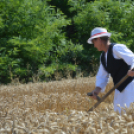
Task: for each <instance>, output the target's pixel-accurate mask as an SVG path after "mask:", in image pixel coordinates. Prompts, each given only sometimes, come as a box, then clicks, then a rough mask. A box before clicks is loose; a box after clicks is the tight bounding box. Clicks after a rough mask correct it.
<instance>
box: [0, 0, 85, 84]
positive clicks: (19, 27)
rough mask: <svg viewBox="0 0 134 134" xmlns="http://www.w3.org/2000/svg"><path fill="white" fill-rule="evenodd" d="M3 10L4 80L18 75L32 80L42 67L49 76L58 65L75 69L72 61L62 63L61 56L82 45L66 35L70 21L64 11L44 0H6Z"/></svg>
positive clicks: (0, 31)
mask: <svg viewBox="0 0 134 134" xmlns="http://www.w3.org/2000/svg"><path fill="white" fill-rule="evenodd" d="M0 12H1V21H0V23H2V24H3V25H1V27H0V37H1V38H0V52H1V57H0V63H1V66H0V69H1V70H2V71H1V73H0V76H1V77H0V81H1V82H3V83H7V82H10V81H11V79H12V78H15V77H19V78H20V80H21V79H23V78H25V79H26V81H29V80H30V79H31V77H32V76H33V74H39V73H38V72H40V71H41V72H42V75H43V76H45V77H48V76H51V75H52V74H54V72H55V71H56V70H58V69H65V68H66V69H69V70H74V68H75V65H73V64H72V62H70V63H68V62H66V61H64V62H65V65H63V63H62V62H63V60H62V59H63V58H64V57H65V56H66V54H67V53H68V52H71V51H74V50H76V51H77V50H78V51H81V49H82V47H81V46H80V45H77V44H76V45H74V44H73V43H71V41H68V40H67V39H66V37H65V33H64V32H62V29H63V27H65V26H67V25H69V24H70V21H69V20H67V19H66V18H65V16H64V15H63V14H62V12H61V11H59V10H58V11H57V12H55V10H54V8H53V7H51V6H48V5H47V4H46V2H44V1H41V0H34V1H33V0H21V1H16V0H8V1H7V0H3V1H2V4H1V7H0ZM77 48H78V49H77ZM74 53H75V52H74ZM57 63H58V66H60V68H58V67H56V65H57ZM3 77H4V78H5V79H3Z"/></svg>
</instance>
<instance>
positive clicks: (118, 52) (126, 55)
mask: <svg viewBox="0 0 134 134" xmlns="http://www.w3.org/2000/svg"><path fill="white" fill-rule="evenodd" d="M113 56H114V58H115V59H123V60H124V61H125V62H126V63H127V64H128V65H131V69H132V68H133V67H134V54H133V52H132V51H131V50H129V49H128V48H127V47H126V46H125V45H123V44H116V45H114V46H113ZM105 58H106V62H107V53H105ZM108 80H109V73H108V72H107V71H106V70H105V69H104V67H103V65H102V63H100V67H99V70H98V72H97V75H96V87H100V88H101V89H102V90H101V92H104V90H105V87H106V85H107V83H108Z"/></svg>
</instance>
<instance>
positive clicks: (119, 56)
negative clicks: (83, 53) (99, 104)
mask: <svg viewBox="0 0 134 134" xmlns="http://www.w3.org/2000/svg"><path fill="white" fill-rule="evenodd" d="M110 36H111V33H108V32H107V30H106V29H105V28H101V27H97V28H94V29H93V30H92V31H91V37H90V38H89V39H88V43H89V44H94V47H95V48H97V50H98V51H102V54H101V56H100V67H99V70H98V72H97V75H96V87H95V89H94V90H93V91H92V94H93V96H92V98H94V99H96V95H98V94H99V92H104V90H105V87H106V85H107V83H108V79H109V76H110V75H111V77H112V78H113V82H114V85H115V84H117V83H118V82H119V81H120V80H121V78H123V77H124V76H125V75H126V74H127V75H128V76H130V77H129V78H128V79H126V80H125V81H124V82H123V83H122V84H121V85H120V86H119V87H118V88H117V89H115V94H114V110H115V111H117V110H118V111H119V113H120V112H121V109H120V108H119V107H118V106H117V104H120V106H121V107H124V104H126V105H127V107H129V106H130V103H132V102H134V71H132V69H133V68H134V54H133V52H132V51H131V50H130V49H128V48H127V47H126V46H125V45H124V44H117V43H111V42H110Z"/></svg>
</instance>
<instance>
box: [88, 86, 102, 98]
mask: <svg viewBox="0 0 134 134" xmlns="http://www.w3.org/2000/svg"><path fill="white" fill-rule="evenodd" d="M100 91H101V88H100V87H96V88H95V89H94V90H93V91H92V92H91V94H92V95H93V96H90V95H89V96H90V97H92V98H93V99H95V100H97V98H96V96H97V95H98V94H99V92H100ZM87 95H88V93H87Z"/></svg>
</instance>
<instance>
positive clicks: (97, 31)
mask: <svg viewBox="0 0 134 134" xmlns="http://www.w3.org/2000/svg"><path fill="white" fill-rule="evenodd" d="M104 36H107V37H110V36H111V33H108V32H107V30H106V29H105V28H102V27H96V28H94V29H93V30H92V31H91V37H90V38H89V39H88V41H87V42H88V43H89V44H93V43H92V39H94V38H98V37H104Z"/></svg>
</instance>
